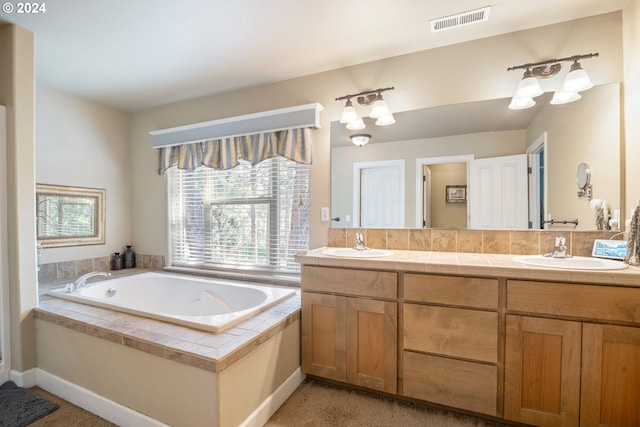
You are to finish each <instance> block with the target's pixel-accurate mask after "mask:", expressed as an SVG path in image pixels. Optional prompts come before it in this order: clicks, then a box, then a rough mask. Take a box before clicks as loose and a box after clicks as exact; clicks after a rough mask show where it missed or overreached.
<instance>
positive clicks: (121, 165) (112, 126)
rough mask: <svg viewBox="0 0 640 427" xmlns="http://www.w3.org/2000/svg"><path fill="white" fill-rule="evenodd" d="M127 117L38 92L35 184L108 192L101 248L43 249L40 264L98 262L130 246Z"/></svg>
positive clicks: (84, 102)
mask: <svg viewBox="0 0 640 427" xmlns="http://www.w3.org/2000/svg"><path fill="white" fill-rule="evenodd" d="M128 125H129V116H128V115H127V114H125V113H122V112H120V111H117V110H115V109H113V108H110V107H106V106H104V105H100V104H97V103H95V102H91V101H87V100H85V99H82V98H78V97H76V96H72V95H67V94H64V93H61V92H57V91H54V90H50V89H46V88H43V87H38V88H37V90H36V182H38V183H42V184H53V185H68V186H78V187H90V188H103V189H106V190H107V191H106V215H105V218H106V224H105V231H106V236H105V237H106V243H105V244H104V245H91V246H75V247H68V248H51V249H43V251H42V258H41V263H43V264H46V263H51V262H60V261H71V260H77V259H87V258H97V257H101V256H107V255H109V254H110V253H113V252H121V250H122V247H123V246H124V245H126V244H129V242H130V236H131V234H130V231H131V221H130V218H131V217H130V215H131V186H130V180H131V179H130V178H131V165H130V161H129V152H128V130H129V129H128Z"/></svg>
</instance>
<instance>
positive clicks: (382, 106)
mask: <svg viewBox="0 0 640 427" xmlns="http://www.w3.org/2000/svg"><path fill="white" fill-rule="evenodd" d="M389 114H391V111H389V107H388V106H387V103H386V102H384V99H382V95H380V94H378V98H377V99H376V102H374V103H373V105H372V106H371V114H369V117H371V118H372V119H378V118H380V117H382V116H387V115H389Z"/></svg>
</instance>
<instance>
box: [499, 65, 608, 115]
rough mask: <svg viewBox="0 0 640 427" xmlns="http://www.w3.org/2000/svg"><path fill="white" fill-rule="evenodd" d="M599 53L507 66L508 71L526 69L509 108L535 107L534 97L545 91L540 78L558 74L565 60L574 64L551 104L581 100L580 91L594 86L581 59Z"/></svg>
mask: <svg viewBox="0 0 640 427" xmlns="http://www.w3.org/2000/svg"><path fill="white" fill-rule="evenodd" d="M598 55H599V54H598V53H589V54H586V55H573V56H568V57H566V58H560V59H550V60H547V61H541V62H534V63H529V64H523V65H516V66H513V67H510V68H507V71H513V70H518V69H524V70H525V72H524V75H523V77H522V80H520V83H518V88H517V89H516V93H515V94H514V95H513V98H512V100H511V104H509V108H510V109H512V110H521V109H524V108H530V107H533V106H534V105H535V104H536V102H535V101H534V100H533V98H535V97H536V96H539V95H542V94H543V93H544V92H543V90H542V88H541V87H540V82H539V81H538V80H540V79H547V78H549V77H553V76H555V75H556V74H558V73H559V72H560V69H561V68H562V65H561V62H564V61H572V62H573V64H572V65H571V69H570V71H569V73H568V74H567V76H566V77H565V79H564V84H563V85H562V89H561V90H559V91H556V92H555V93H554V95H553V99H552V100H551V104H554V105H557V104H567V103H569V102H574V101H577V100H579V99H580V98H581V97H582V96H581V95H580V94H579V93H578V92H582V91H583V90H587V89H590V88H592V87H593V83H592V82H591V80H590V79H589V76H588V75H587V72H586V71H584V69H583V68H582V65H580V62H579V61H580V60H582V59H588V58H593V57H594V56H598Z"/></svg>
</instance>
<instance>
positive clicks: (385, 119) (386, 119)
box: [376, 113, 396, 126]
mask: <svg viewBox="0 0 640 427" xmlns="http://www.w3.org/2000/svg"><path fill="white" fill-rule="evenodd" d="M395 122H396V119H395V118H394V117H393V114H391V113H389V114H387V115H386V116H380V117H378V120H376V125H377V126H389V125H392V124H394V123H395Z"/></svg>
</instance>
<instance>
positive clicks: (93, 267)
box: [38, 253, 164, 283]
mask: <svg viewBox="0 0 640 427" xmlns="http://www.w3.org/2000/svg"><path fill="white" fill-rule="evenodd" d="M39 267H40V269H39V270H38V282H39V283H49V282H53V281H55V280H61V279H75V278H76V277H79V276H82V275H83V274H86V273H90V272H92V271H111V256H110V255H109V256H106V257H98V258H87V259H78V260H73V261H62V262H52V263H47V264H41V265H40V266H39ZM136 267H137V268H145V269H150V270H162V269H163V267H164V257H163V256H162V255H141V254H138V253H136ZM119 271H120V270H119ZM125 271H127V270H125Z"/></svg>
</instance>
